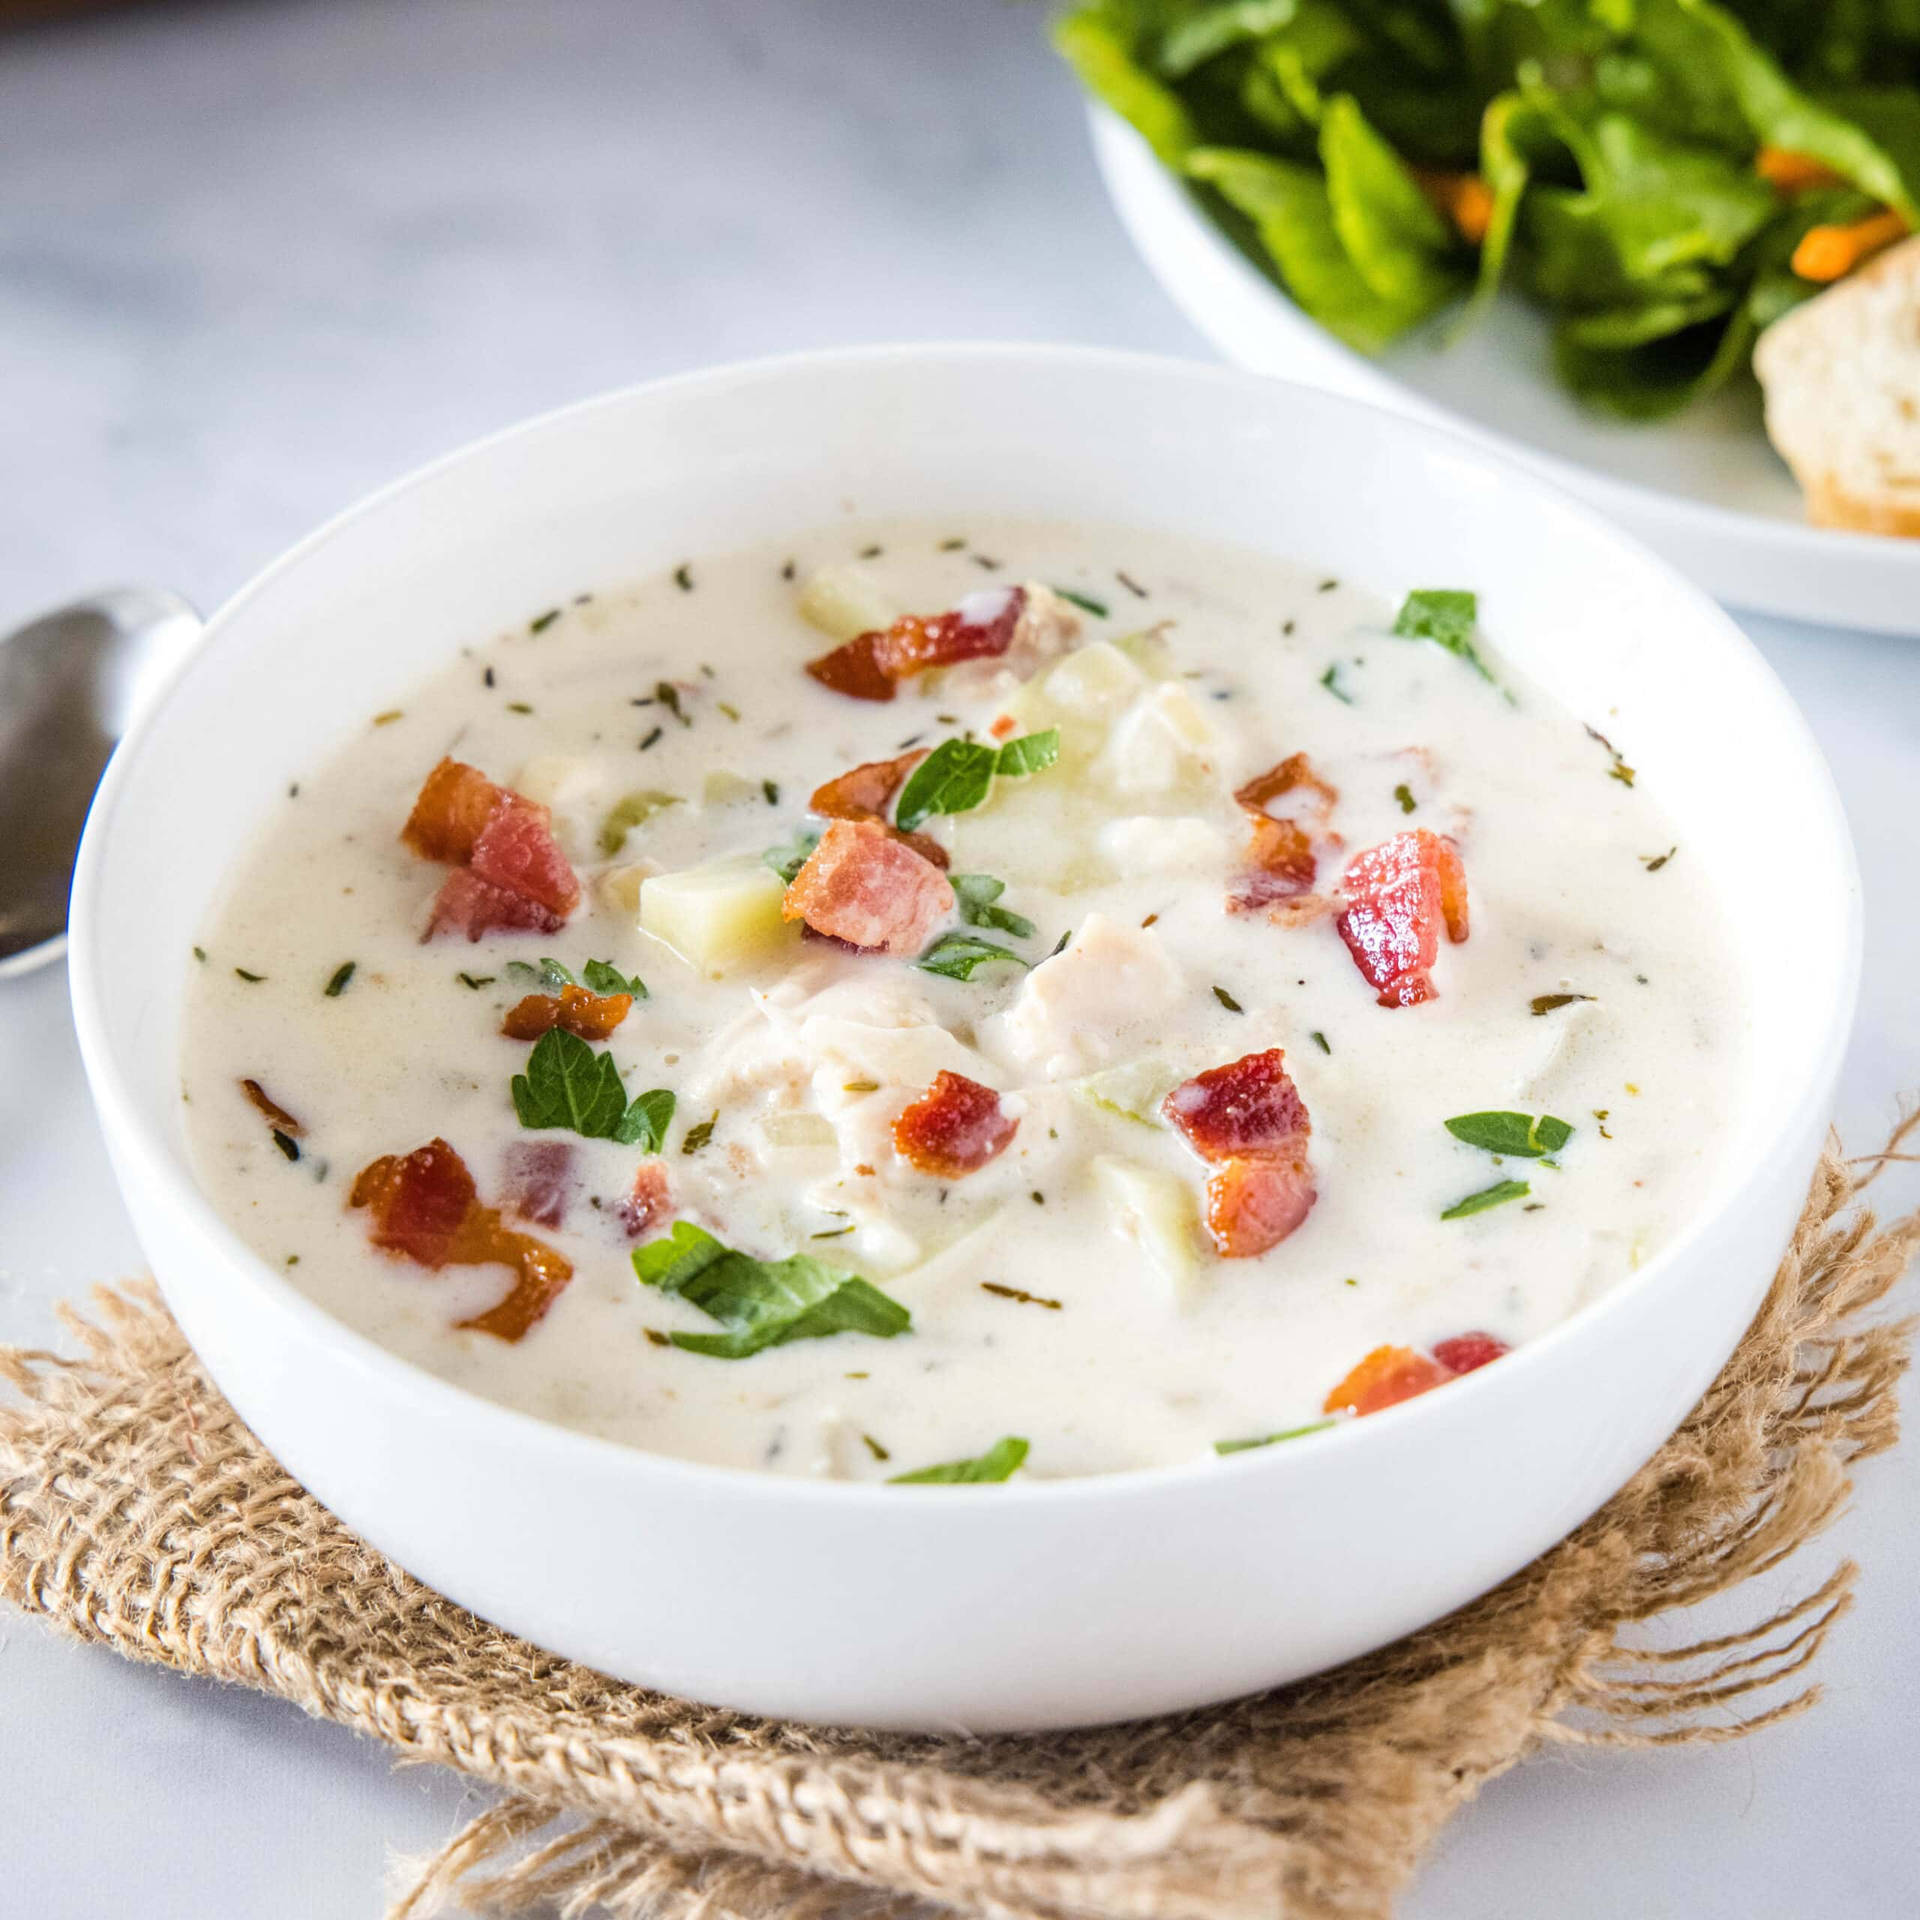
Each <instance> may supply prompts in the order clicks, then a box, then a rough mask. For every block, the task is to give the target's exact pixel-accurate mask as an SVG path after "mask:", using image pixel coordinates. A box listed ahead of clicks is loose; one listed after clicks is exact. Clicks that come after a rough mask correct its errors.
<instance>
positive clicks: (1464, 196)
mask: <svg viewBox="0 0 1920 1920" xmlns="http://www.w3.org/2000/svg"><path fill="white" fill-rule="evenodd" d="M1413 179H1414V184H1415V185H1416V186H1417V187H1418V188H1419V189H1420V191H1421V192H1422V193H1424V194H1425V195H1426V196H1427V199H1428V201H1429V202H1430V203H1431V205H1432V207H1433V210H1434V211H1435V212H1436V213H1438V214H1442V215H1444V216H1445V217H1446V218H1447V219H1449V220H1451V221H1452V222H1453V224H1454V228H1455V230H1456V231H1457V232H1458V233H1459V235H1460V237H1461V239H1463V240H1464V241H1466V243H1467V244H1468V246H1470V247H1477V246H1479V245H1480V243H1481V242H1482V241H1483V240H1485V239H1486V237H1487V228H1488V227H1489V226H1491V225H1492V224H1493V189H1492V188H1491V187H1489V186H1488V185H1487V183H1486V182H1485V181H1484V180H1482V179H1481V178H1480V176H1479V175H1478V174H1477V173H1444V172H1441V171H1440V170H1439V169H1437V168H1432V167H1416V168H1414V169H1413Z"/></svg>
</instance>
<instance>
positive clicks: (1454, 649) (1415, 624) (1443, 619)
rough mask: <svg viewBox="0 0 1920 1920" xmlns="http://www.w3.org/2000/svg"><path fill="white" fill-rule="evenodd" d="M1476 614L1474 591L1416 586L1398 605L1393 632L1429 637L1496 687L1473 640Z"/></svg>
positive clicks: (1477, 604) (1409, 637) (1405, 636)
mask: <svg viewBox="0 0 1920 1920" xmlns="http://www.w3.org/2000/svg"><path fill="white" fill-rule="evenodd" d="M1479 617H1480V600H1479V596H1478V595H1477V594H1471V593H1465V592H1462V591H1461V590H1460V589H1458V588H1455V587H1417V588H1415V590H1414V591H1413V592H1412V593H1410V594H1408V595H1407V597H1406V599H1405V601H1404V602H1403V603H1402V604H1401V608H1400V613H1399V617H1398V618H1397V619H1396V620H1395V621H1394V623H1393V631H1394V632H1395V633H1396V634H1397V635H1398V636H1399V637H1400V638H1401V639H1402V640H1431V641H1432V642H1433V644H1434V645H1435V646H1436V647H1445V648H1446V650H1447V651H1448V652H1449V653H1450V654H1452V655H1453V656H1454V657H1455V658H1456V659H1460V660H1464V661H1465V662H1466V663H1467V665H1468V666H1470V667H1471V668H1472V669H1473V670H1474V672H1475V673H1477V674H1478V675H1479V676H1480V678H1481V679H1482V680H1485V681H1486V682H1487V683H1488V684H1489V685H1491V686H1498V685H1499V682H1498V681H1497V680H1495V679H1494V677H1493V674H1492V673H1491V672H1490V671H1489V669H1488V667H1487V663H1486V662H1485V661H1484V660H1483V659H1481V657H1480V649H1479V648H1478V647H1476V646H1475V645H1474V643H1473V636H1474V629H1475V627H1476V626H1477V625H1478V622H1479Z"/></svg>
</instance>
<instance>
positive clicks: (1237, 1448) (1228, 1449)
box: [1213, 1420, 1340, 1453]
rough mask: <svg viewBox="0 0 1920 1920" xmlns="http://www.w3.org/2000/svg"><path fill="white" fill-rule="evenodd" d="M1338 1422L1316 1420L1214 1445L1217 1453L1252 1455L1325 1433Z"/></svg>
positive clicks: (1216, 1442) (1217, 1441)
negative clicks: (1257, 1449)
mask: <svg viewBox="0 0 1920 1920" xmlns="http://www.w3.org/2000/svg"><path fill="white" fill-rule="evenodd" d="M1339 1424H1340V1423H1339V1422H1338V1421H1337V1420H1314V1421H1311V1422H1310V1423H1309V1424H1308V1425H1306V1426H1304V1427H1288V1428H1287V1429H1286V1430H1285V1431H1284V1432H1282V1433H1263V1434H1260V1435H1258V1436H1257V1437H1256V1438H1254V1439H1252V1440H1216V1441H1215V1442H1214V1443H1213V1450H1214V1452H1215V1453H1250V1452H1251V1451H1252V1450H1253V1449H1254V1448H1255V1447H1275V1446H1278V1445H1279V1444H1280V1442H1281V1441H1282V1440H1298V1439H1300V1438H1301V1437H1302V1436H1303V1435H1305V1434H1309V1433H1324V1432H1326V1430H1327V1429H1328V1428H1329V1427H1335V1426H1338V1425H1339Z"/></svg>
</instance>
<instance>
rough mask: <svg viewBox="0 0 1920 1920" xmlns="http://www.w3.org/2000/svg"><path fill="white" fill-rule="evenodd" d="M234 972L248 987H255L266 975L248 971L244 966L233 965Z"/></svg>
mask: <svg viewBox="0 0 1920 1920" xmlns="http://www.w3.org/2000/svg"><path fill="white" fill-rule="evenodd" d="M234 972H235V973H237V974H238V975H239V976H240V978H241V979H242V980H244V981H245V982H246V983H247V985H248V986H250V987H257V986H258V985H259V984H260V983H261V981H263V980H264V979H265V978H266V977H267V976H266V975H265V974H264V973H249V972H248V971H247V970H246V968H245V967H235V968H234Z"/></svg>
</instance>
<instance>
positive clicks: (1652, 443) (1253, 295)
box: [1090, 107, 1920, 634]
mask: <svg viewBox="0 0 1920 1920" xmlns="http://www.w3.org/2000/svg"><path fill="white" fill-rule="evenodd" d="M1090 117H1091V120H1092V123H1093V147H1094V154H1095V157H1096V158H1097V159H1098V161H1099V163H1100V171H1101V173H1102V175H1103V176H1104V177H1105V179H1106V183H1107V191H1108V192H1109V193H1110V194H1111V195H1112V196H1113V203H1114V205H1115V207H1116V208H1117V209H1118V210H1119V213H1120V218H1121V220H1122V221H1123V222H1124V223H1125V225H1126V228H1127V232H1128V233H1129V235H1130V236H1131V237H1132V239H1133V243H1134V245H1135V246H1136V247H1138V248H1139V250H1140V253H1141V256H1142V257H1143V258H1144V259H1145V261H1146V263H1147V265H1148V266H1149V267H1150V268H1151V269H1152V270H1153V273H1154V276H1155V278H1157V279H1158V280H1159V282H1160V284H1161V286H1163V287H1164V288H1165V289H1166V290H1167V292H1168V293H1169V294H1171V295H1172V296H1173V299H1174V301H1175V303H1176V304H1177V305H1178V306H1179V307H1180V309H1181V311H1182V312H1184V313H1185V314H1186V316H1187V318H1188V319H1189V320H1191V321H1192V322H1193V324H1194V325H1195V326H1196V327H1198V328H1199V329H1200V331H1201V332H1202V333H1204V334H1205V335H1206V336H1207V338H1208V339H1209V340H1211V341H1212V342H1213V344H1214V345H1215V346H1216V347H1217V348H1218V349H1219V350H1220V351H1221V353H1223V354H1224V355H1225V356H1226V357H1227V358H1228V359H1229V360H1231V361H1234V362H1235V363H1236V364H1238V365H1240V366H1243V367H1250V368H1251V369H1252V370H1253V371H1254V372H1256V373H1270V374H1277V375H1279V376H1280V377H1281V378H1283V379H1288V380H1299V381H1303V382H1305V383H1307V384H1309V385H1312V386H1317V387H1325V388H1327V389H1328V390H1329V391H1331V392H1334V393H1345V394H1351V395H1352V396H1353V397H1354V398H1355V399H1359V400H1370V401H1372V402H1373V403H1374V404H1375V405H1376V406H1385V407H1391V408H1393V409H1395V410H1396V411H1397V412H1400V413H1404V414H1409V415H1411V416H1413V417H1414V418H1416V419H1422V420H1427V421H1430V422H1433V423H1435V424H1437V425H1442V426H1448V427H1452V428H1453V429H1454V430H1455V431H1456V432H1462V433H1466V434H1469V435H1472V436H1473V437H1475V438H1477V439H1479V440H1481V441H1484V442H1488V443H1490V444H1492V445H1494V446H1496V447H1498V448H1499V449H1500V450H1501V451H1502V452H1504V453H1507V454H1509V455H1511V456H1513V457H1515V458H1518V459H1520V460H1522V461H1524V462H1525V463H1526V464H1528V465H1530V466H1532V467H1533V468H1535V469H1536V470H1537V471H1539V472H1542V473H1544V474H1546V475H1547V476H1548V477H1550V478H1551V479H1554V480H1557V481H1558V482H1559V483H1560V484H1561V485H1562V486H1564V487H1566V488H1568V489H1569V490H1571V491H1572V492H1574V493H1577V494H1579V495H1580V496H1581V497H1582V498H1583V499H1585V500H1587V501H1588V502H1590V503H1591V504H1592V505H1593V506H1596V507H1598V508H1599V509H1600V510H1601V511H1602V512H1603V513H1606V514H1610V515H1611V516H1612V517H1613V518H1614V519H1615V520H1617V521H1619V522H1620V523H1621V525H1623V526H1625V527H1626V528H1628V529H1629V530H1630V531H1631V532H1633V533H1636V534H1638V535H1639V537H1640V538H1641V539H1642V540H1644V541H1645V542H1646V543H1647V544H1648V545H1649V546H1650V547H1652V548H1653V549H1654V550H1655V551H1656V552H1658V553H1660V554H1661V555H1663V556H1664V557H1665V558H1666V559H1668V560H1670V561H1672V562H1673V564H1674V565H1675V566H1677V567H1678V568H1680V570H1681V571H1682V572H1684V573H1686V574H1688V575H1690V576H1691V577H1692V578H1693V579H1694V580H1695V581H1696V582H1697V583H1698V584H1699V585H1701V586H1703V587H1705V588H1706V589H1707V591H1708V592H1709V593H1711V594H1714V595H1715V596H1717V597H1718V598H1719V599H1722V600H1726V601H1729V602H1731V603H1732V604H1734V605H1735V606H1741V607H1748V608H1751V609H1752V610H1753V611H1755V612H1757V613H1773V614H1782V615H1785V616H1786V617H1788V618H1790V619H1797V620H1812V621H1816V622H1819V623H1820V624H1822V625H1825V626H1840V627H1863V628H1866V629H1868V630H1869V631H1872V632H1876V633H1899V634H1920V540H1893V539H1887V538H1883V537H1881V536H1880V535H1877V534H1861V533H1833V532H1828V531H1826V530H1825V529H1822V528H1816V527H1809V526H1807V525H1806V524H1805V522H1804V521H1803V519H1802V517H1801V509H1800V493H1799V489H1798V488H1797V487H1795V486H1794V484H1793V481H1792V479H1791V477H1790V476H1789V475H1788V473H1787V470H1786V468H1785V467H1784V466H1783V465H1782V464H1781V462H1780V460H1779V459H1778V458H1777V457H1776V456H1775V454H1774V452H1773V449H1772V448H1771V447H1770V446H1769V445H1768V443H1767V439H1766V435H1765V433H1764V431H1763V430H1762V428H1761V424H1760V407H1759V401H1758V398H1757V397H1756V396H1755V395H1754V393H1753V392H1752V390H1751V389H1748V390H1746V391H1744V392H1729V393H1722V394H1719V395H1717V396H1715V397H1714V398H1713V399H1711V400H1709V401H1706V402H1703V403H1702V404H1701V405H1699V406H1697V407H1694V408H1691V409H1690V410H1689V411H1688V412H1687V413H1685V414H1684V415H1682V416H1681V417H1680V418H1679V419H1677V420H1673V421H1668V422H1664V423H1661V424H1659V425H1635V424H1633V423H1630V422H1623V421H1614V420H1608V419H1605V418H1603V417H1600V416H1596V415H1594V414H1591V413H1588V412H1587V411H1585V410H1584V409H1583V408H1581V407H1580V406H1579V405H1578V404H1577V403H1576V402H1575V401H1574V400H1573V398H1572V396H1571V395H1569V394H1568V393H1567V392H1566V390H1565V389H1564V388H1563V387H1562V386H1561V385H1560V384H1559V382H1558V381H1557V380H1556V379H1555V378H1554V375H1553V369H1552V365H1551V361H1550V357H1549V352H1548V328H1547V324H1546V322H1545V320H1544V318H1543V317H1542V316H1541V315H1540V314H1539V313H1537V312H1536V311H1535V310H1533V309H1532V308H1530V307H1528V306H1527V305H1525V304H1524V303H1523V302H1521V301H1519V300H1513V299H1502V300H1499V301H1497V302H1496V303H1495V304H1494V307H1493V309H1492V311H1491V312H1490V313H1488V314H1487V316H1486V317H1485V319H1484V320H1483V321H1482V322H1481V323H1480V325H1479V326H1478V327H1476V328H1475V329H1473V330H1472V331H1471V332H1469V333H1467V334H1466V335H1465V336H1464V337H1463V338H1461V339H1460V340H1459V341H1458V342H1456V343H1455V344H1453V345H1451V346H1447V345H1442V344H1436V343H1435V342H1434V341H1432V340H1427V341H1417V342H1411V343H1406V344H1403V345H1401V346H1399V347H1397V348H1395V349H1394V350H1393V351H1392V352H1391V353H1389V354H1388V355H1387V356H1386V357H1385V358H1384V359H1381V360H1370V359H1368V358H1366V357H1365V356H1364V355H1362V354H1358V353H1355V352H1354V351H1353V350H1352V349H1351V348H1350V347H1346V346H1343V345H1342V344H1341V343H1340V342H1339V341H1338V340H1336V339H1335V338H1334V337H1333V335H1332V334H1330V333H1328V332H1327V331H1326V329H1325V328H1323V327H1322V326H1320V325H1319V324H1318V322H1316V321H1313V320H1310V319H1309V318H1308V317H1307V316H1306V315H1305V314H1304V313H1302V312H1301V310H1300V309H1299V308H1298V307H1296V306H1295V305H1294V304H1293V302H1292V301H1291V300H1289V299H1288V298H1287V297H1286V295H1285V294H1284V293H1282V292H1281V291H1280V289H1279V288H1278V287H1277V286H1276V285H1275V284H1274V282H1273V281H1272V280H1270V279H1269V278H1268V277H1267V276H1266V275H1265V274H1264V273H1262V272H1261V271H1260V270H1259V268H1257V267H1256V266H1254V265H1253V263H1252V262H1251V261H1250V260H1248V259H1247V257H1246V256H1245V255H1244V254H1243V253H1242V252H1241V251H1240V250H1239V248H1238V247H1236V246H1235V245H1234V244H1233V242H1232V241H1230V240H1229V239H1227V237H1226V236H1225V235H1224V234H1223V233H1221V231H1220V230H1219V228H1218V227H1216V226H1215V225H1214V224H1213V222H1212V221H1211V220H1210V219H1208V218H1207V216H1206V214H1205V213H1204V212H1203V211H1202V210H1201V208H1200V206H1199V203H1198V202H1197V201H1196V200H1195V198H1194V196H1193V195H1192V194H1190V193H1189V192H1188V191H1187V189H1186V188H1185V187H1184V186H1182V185H1181V184H1180V182H1179V181H1178V180H1176V179H1175V178H1174V177H1173V175H1172V174H1170V173H1169V172H1168V171H1167V170H1166V168H1165V167H1163V166H1162V165H1161V164H1160V162H1159V161H1158V160H1156V159H1155V158H1154V156H1153V154H1152V152H1151V151H1150V149H1149V148H1148V147H1147V145H1146V143H1145V141H1143V140H1142V139H1141V138H1140V136H1139V135H1138V134H1136V133H1135V132H1134V131H1133V129H1132V128H1131V127H1129V126H1128V125H1127V124H1126V123H1125V122H1124V121H1122V120H1120V119H1119V118H1118V117H1116V116H1115V115H1113V114H1111V113H1108V112H1107V111H1106V110H1105V109H1104V108H1100V107H1095V108H1092V109H1090Z"/></svg>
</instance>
